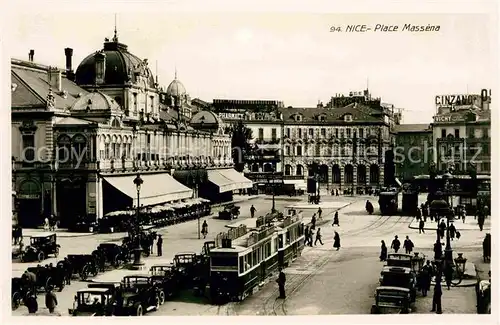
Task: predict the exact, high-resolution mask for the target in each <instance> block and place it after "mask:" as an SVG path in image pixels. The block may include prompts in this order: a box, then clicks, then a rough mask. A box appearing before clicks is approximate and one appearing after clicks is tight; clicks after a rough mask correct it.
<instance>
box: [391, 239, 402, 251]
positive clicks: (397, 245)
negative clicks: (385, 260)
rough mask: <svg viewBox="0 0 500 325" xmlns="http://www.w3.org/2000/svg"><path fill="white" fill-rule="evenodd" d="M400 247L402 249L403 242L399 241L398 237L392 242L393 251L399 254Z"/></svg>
mask: <svg viewBox="0 0 500 325" xmlns="http://www.w3.org/2000/svg"><path fill="white" fill-rule="evenodd" d="M400 247H401V242H400V241H399V239H398V236H397V235H396V236H394V239H393V240H392V243H391V249H394V252H395V253H397V252H398V251H399V248H400Z"/></svg>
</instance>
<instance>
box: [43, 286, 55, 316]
mask: <svg viewBox="0 0 500 325" xmlns="http://www.w3.org/2000/svg"><path fill="white" fill-rule="evenodd" d="M53 290H54V287H52V286H49V287H48V290H47V293H46V294H45V307H47V309H48V310H49V313H51V314H53V313H54V309H55V308H56V306H57V297H56V294H55V293H54V292H53Z"/></svg>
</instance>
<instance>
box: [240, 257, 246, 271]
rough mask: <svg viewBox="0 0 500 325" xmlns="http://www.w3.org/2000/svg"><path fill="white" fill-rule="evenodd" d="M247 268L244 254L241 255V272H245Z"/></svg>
mask: <svg viewBox="0 0 500 325" xmlns="http://www.w3.org/2000/svg"><path fill="white" fill-rule="evenodd" d="M244 270H245V259H244V258H243V256H240V273H243V272H244Z"/></svg>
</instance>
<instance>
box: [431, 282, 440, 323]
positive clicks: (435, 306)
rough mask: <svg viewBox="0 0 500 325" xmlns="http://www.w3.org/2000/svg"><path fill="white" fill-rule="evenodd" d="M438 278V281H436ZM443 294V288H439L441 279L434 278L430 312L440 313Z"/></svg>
mask: <svg viewBox="0 0 500 325" xmlns="http://www.w3.org/2000/svg"><path fill="white" fill-rule="evenodd" d="M438 280H439V281H438ZM442 295H443V290H442V289H441V279H440V278H438V279H436V285H435V286H434V294H433V296H432V310H431V311H432V312H436V314H442V313H443V311H442V309H441V296H442Z"/></svg>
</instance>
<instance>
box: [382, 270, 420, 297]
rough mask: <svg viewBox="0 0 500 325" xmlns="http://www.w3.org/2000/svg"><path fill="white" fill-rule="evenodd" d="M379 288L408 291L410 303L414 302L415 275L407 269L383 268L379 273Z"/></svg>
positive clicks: (415, 294)
mask: <svg viewBox="0 0 500 325" xmlns="http://www.w3.org/2000/svg"><path fill="white" fill-rule="evenodd" d="M380 286H383V287H391V288H404V289H408V290H409V292H410V298H411V302H414V301H415V299H416V296H417V289H416V286H417V277H416V274H415V272H413V270H412V269H410V268H407V267H397V266H384V268H383V269H382V271H381V272H380Z"/></svg>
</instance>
